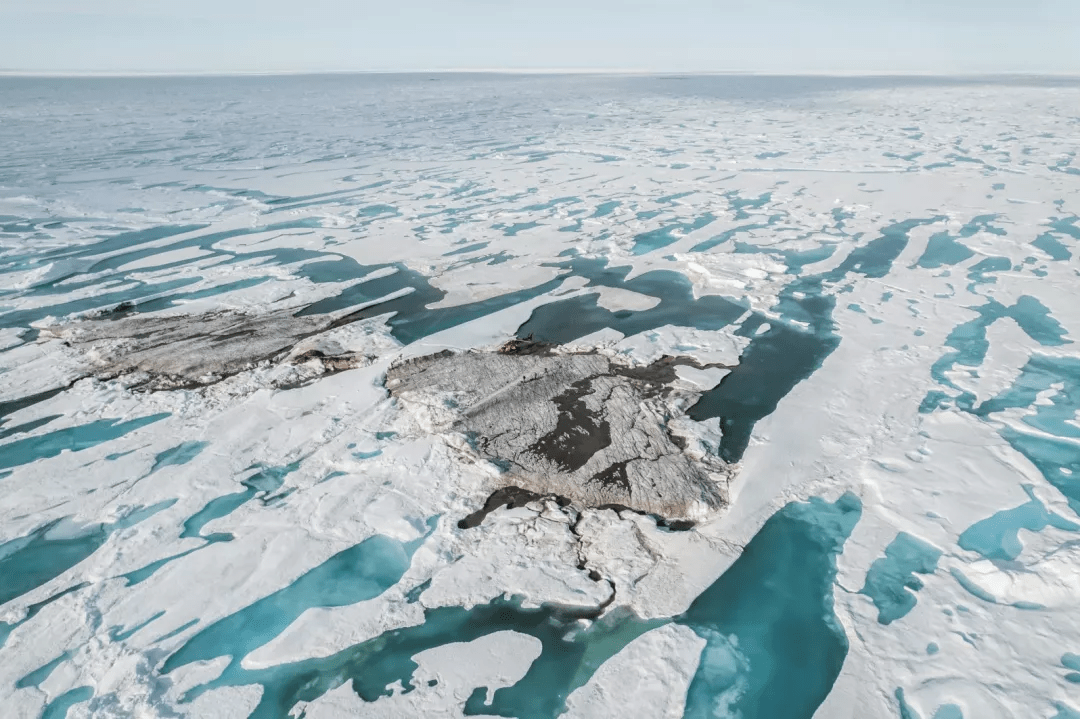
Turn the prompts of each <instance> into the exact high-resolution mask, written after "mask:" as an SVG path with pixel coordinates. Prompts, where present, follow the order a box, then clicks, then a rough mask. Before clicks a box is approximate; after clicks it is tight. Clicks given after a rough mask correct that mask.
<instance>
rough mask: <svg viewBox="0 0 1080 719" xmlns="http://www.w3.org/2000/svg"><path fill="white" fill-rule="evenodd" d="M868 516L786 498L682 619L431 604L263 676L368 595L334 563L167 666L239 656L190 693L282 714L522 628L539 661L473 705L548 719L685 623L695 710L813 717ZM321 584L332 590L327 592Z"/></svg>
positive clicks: (406, 676) (215, 628)
mask: <svg viewBox="0 0 1080 719" xmlns="http://www.w3.org/2000/svg"><path fill="white" fill-rule="evenodd" d="M860 514H861V505H860V503H859V501H858V499H856V498H855V497H854V496H852V495H845V496H844V497H842V498H841V499H839V500H838V501H837V502H835V503H828V502H824V501H822V500H819V499H813V500H811V501H810V502H808V503H793V504H789V505H787V506H786V507H784V508H783V509H782V510H780V511H779V512H777V514H776V515H774V516H773V517H772V518H770V519H769V520H768V521H767V522H766V523H765V525H764V526H763V527H762V528H761V530H760V531H759V532H758V534H757V535H756V536H755V537H754V539H753V540H751V542H750V543H749V544H748V545H747V546H746V548H745V550H744V552H743V554H742V555H741V556H740V557H739V559H738V560H737V561H736V562H735V563H734V564H733V565H732V566H731V567H730V568H729V569H728V571H727V572H725V573H724V574H723V575H722V576H721V577H720V579H718V580H717V581H716V582H715V583H714V584H713V585H712V586H710V587H709V588H708V589H707V590H706V591H705V592H703V593H702V594H701V595H700V596H699V597H698V598H697V599H696V600H695V601H694V602H693V604H692V605H691V606H690V608H689V609H688V610H687V611H686V612H685V613H684V614H682V615H680V616H677V617H673V618H672V619H670V620H654V621H642V620H640V619H637V618H636V617H634V616H633V615H630V614H626V613H613V614H611V615H609V616H606V617H604V618H602V619H600V620H598V621H595V622H592V623H591V624H589V625H588V626H587V628H582V627H581V626H580V625H579V624H578V620H579V619H581V618H583V617H587V616H589V613H590V610H580V609H578V610H574V609H569V608H565V607H557V606H544V607H540V608H536V609H525V608H523V607H522V606H521V605H520V604H519V603H517V602H515V601H511V600H504V599H499V600H496V601H493V602H491V603H490V604H486V605H481V606H477V607H474V608H473V609H469V610H467V609H464V608H461V607H441V608H437V609H428V610H426V611H425V613H424V617H425V618H424V622H423V623H422V624H420V625H417V626H412V627H405V628H402V629H396V630H392V631H389V632H387V633H385V634H383V635H381V636H379V637H376V638H374V639H371V640H369V641H366V642H363V643H361V644H357V645H355V646H352V647H349V648H348V649H345V650H343V651H341V652H338V653H337V654H335V655H332V656H330V657H325V658H320V659H309V660H304V661H300V662H295V663H291V664H283V665H278V666H274V667H270V668H266V669H259V670H245V669H243V668H241V667H240V666H239V660H240V658H242V656H243V654H244V653H246V652H247V651H250V650H251V649H253V648H254V647H256V646H259V645H261V644H262V643H265V641H268V640H269V638H270V637H272V636H274V635H276V634H277V633H279V632H280V631H281V630H283V629H284V627H285V626H286V625H287V624H288V623H289V622H290V621H291V620H292V619H293V618H295V616H298V615H299V611H302V609H303V608H307V607H309V606H323V605H324V604H323V603H324V602H335V601H340V602H348V601H356V600H357V596H358V595H357V593H356V592H357V589H356V588H355V587H353V586H352V585H351V582H350V580H349V579H348V577H347V573H346V576H342V574H341V571H342V567H339V566H336V565H335V564H334V562H328V563H327V564H325V565H323V566H322V567H320V568H317V569H316V570H312V572H309V573H308V574H307V575H305V576H304V577H302V578H301V579H300V580H297V582H295V583H294V584H293V585H291V586H290V587H287V588H286V589H283V590H281V592H278V593H276V594H275V595H271V597H268V598H266V599H264V600H260V602H257V603H256V604H254V605H252V606H251V607H249V608H247V609H245V610H241V612H238V613H237V614H234V615H232V616H231V617H229V618H227V619H225V620H221V622H218V623H216V624H215V625H211V627H210V628H207V629H204V630H203V631H202V632H200V633H199V634H196V635H195V636H194V637H193V638H192V639H191V640H189V641H188V642H187V643H186V644H185V645H184V646H183V647H181V649H180V650H178V651H177V652H176V653H175V654H173V655H172V656H171V657H169V659H168V660H166V662H165V665H164V667H163V671H166V672H167V671H170V670H172V669H174V668H176V667H178V666H182V665H183V664H186V663H189V662H193V661H198V660H199V659H207V658H212V657H214V656H221V655H225V654H227V655H230V656H231V657H232V661H231V663H230V664H229V667H228V669H226V671H225V672H224V673H223V674H222V675H221V676H220V677H218V678H217V679H215V680H213V681H211V682H210V683H208V684H206V685H204V686H202V687H198V688H196V689H195V690H193V691H192V692H191V694H190V695H189V696H188V699H191V698H193V697H194V696H197V695H199V694H201V693H202V692H204V691H207V690H209V689H212V688H215V687H219V686H230V685H246V684H259V685H261V686H262V688H263V692H262V698H261V700H260V703H259V705H258V707H257V708H256V709H255V711H254V712H253V713H252V715H251V716H252V717H256V718H258V719H269V718H271V717H272V718H275V719H279V718H283V717H285V716H287V715H288V712H289V710H290V709H291V708H292V707H293V706H294V705H295V704H296V703H297V702H299V701H311V700H314V699H316V698H317V697H319V696H321V695H322V694H324V693H325V692H327V691H329V690H330V689H333V688H335V687H337V686H340V685H341V684H344V683H347V682H349V681H352V683H353V687H354V689H355V691H356V692H357V694H358V695H359V696H360V697H361V698H362V699H364V700H365V701H369V702H371V701H375V700H377V699H378V698H379V697H382V696H387V695H389V693H390V689H389V687H390V686H391V685H392V684H394V683H395V682H398V681H400V682H401V683H402V685H403V686H405V687H406V689H409V688H410V687H412V676H413V672H414V671H415V670H416V668H417V667H416V664H415V663H414V662H413V661H412V659H411V658H412V657H413V656H414V655H416V654H417V653H419V652H422V651H424V650H426V649H430V648H433V647H437V646H442V645H444V644H447V643H451V642H467V641H471V640H473V639H477V638H479V637H482V636H486V635H488V634H491V633H493V632H497V631H503V630H513V631H517V632H521V633H524V634H528V635H530V636H534V637H536V638H537V639H539V640H540V642H541V644H542V648H543V649H542V653H541V655H540V657H539V658H538V659H537V660H536V661H535V662H534V663H533V664H532V665H531V666H530V667H529V670H528V672H527V673H526V674H525V676H524V677H523V678H522V679H521V681H519V682H518V683H517V684H515V685H513V686H510V687H503V688H500V689H498V690H497V691H495V692H494V695H493V697H492V703H491V704H485V703H484V701H483V699H484V695H485V692H484V691H482V688H481V687H478V688H477V690H476V691H475V692H474V693H473V695H472V696H471V697H470V698H469V701H468V702H467V703H466V709H465V712H466V714H488V715H495V716H506V717H511V716H513V717H519V718H520V719H544V718H547V717H555V716H558V714H559V713H561V712H562V711H563V709H564V705H565V701H566V697H567V696H568V695H569V694H570V693H571V692H572V691H573V690H574V689H576V688H578V687H580V686H582V685H584V684H585V683H586V682H587V681H588V680H589V678H590V677H591V676H592V675H593V673H594V672H595V671H596V669H597V668H598V667H599V666H600V665H601V664H603V662H605V661H607V660H608V659H609V658H610V657H612V656H614V655H615V654H616V653H617V652H618V651H619V650H620V649H622V648H623V647H625V646H626V645H627V644H629V643H630V642H631V641H633V640H634V639H635V638H637V637H639V636H641V635H642V634H643V633H644V632H646V631H648V630H650V629H653V628H656V627H658V626H662V625H664V624H666V623H668V622H674V623H678V624H683V625H685V626H688V627H690V628H691V629H692V630H693V631H694V632H695V633H697V634H698V635H699V636H701V637H702V638H704V639H705V640H706V642H707V648H706V650H705V651H704V652H703V655H702V661H701V663H700V665H699V668H698V670H697V673H696V674H695V677H694V679H693V682H692V683H691V686H690V689H689V692H688V695H687V705H686V716H688V717H699V716H700V717H704V716H712V711H713V706H714V702H715V700H716V698H717V696H718V695H721V694H724V693H725V692H729V691H730V690H731V689H732V688H734V689H736V691H735V692H732V693H730V694H729V696H731V698H732V706H733V707H735V708H736V709H737V710H738V711H740V712H742V714H741V716H743V717H745V719H765V718H766V717H770V718H771V717H778V716H783V717H787V718H788V719H810V717H811V716H812V715H813V713H814V711H815V710H816V708H817V706H818V705H819V704H820V703H821V701H822V700H824V698H825V696H826V695H827V694H828V692H829V690H830V689H831V687H832V684H833V682H834V681H835V680H836V677H837V675H838V674H839V672H840V668H841V666H842V665H843V661H844V657H845V655H846V653H847V646H848V645H847V639H846V637H845V636H844V633H843V630H842V629H841V627H840V626H839V624H838V622H837V621H836V618H835V616H834V614H833V610H832V586H833V582H834V579H835V575H836V555H837V554H838V553H839V552H840V551H841V550H842V548H843V544H844V541H845V540H846V538H847V537H848V535H849V534H850V533H851V530H852V529H853V528H854V526H855V523H856V522H857V521H858V519H859V516H860ZM385 541H389V540H385ZM361 546H363V545H361ZM386 546H389V545H386ZM384 549H385V547H383V548H382V549H378V550H377V551H376V550H372V549H370V548H366V549H364V550H363V552H359V550H358V553H357V555H356V556H355V557H352V559H351V560H350V562H349V566H352V567H354V568H356V570H357V571H361V572H364V571H372V570H368V569H364V568H363V566H362V565H363V564H364V563H365V562H366V561H382V560H383V559H385V558H384V557H381V556H361V554H363V555H366V554H367V553H368V552H369V551H374V552H375V554H378V555H381V554H382V552H383V550H384ZM339 556H341V555H339ZM402 571H404V569H402ZM394 581H396V579H394V577H393V576H383V577H381V579H379V580H376V581H375V582H373V583H372V584H370V585H365V586H370V587H371V589H370V590H365V591H366V593H365V594H363V595H362V596H368V594H370V593H371V592H375V591H378V590H379V588H380V587H382V588H383V589H385V588H387V587H388V586H390V585H391V584H392V583H393V582H394ZM323 582H329V585H330V586H329V587H328V588H324V587H323V586H322V583H323ZM421 591H422V590H421ZM736 694H737V696H736Z"/></svg>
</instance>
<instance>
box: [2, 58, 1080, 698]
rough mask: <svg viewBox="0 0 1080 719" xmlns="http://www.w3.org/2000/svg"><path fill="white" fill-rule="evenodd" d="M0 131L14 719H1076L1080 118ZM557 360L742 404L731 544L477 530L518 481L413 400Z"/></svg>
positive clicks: (780, 83) (413, 80)
mask: <svg viewBox="0 0 1080 719" xmlns="http://www.w3.org/2000/svg"><path fill="white" fill-rule="evenodd" d="M0 97H2V98H3V102H2V103H0V278H2V281H0V490H2V492H0V706H3V707H4V713H5V715H6V716H14V717H71V718H72V719H80V718H82V717H130V716H146V717H177V716H191V717H218V716H221V717H225V716H227V717H237V716H254V717H274V718H279V717H290V716H291V717H297V716H301V715H303V716H306V717H309V719H314V718H316V717H337V716H387V717H391V716H447V717H453V716H465V715H484V716H506V717H520V718H521V719H534V718H540V717H555V716H560V715H563V716H568V717H577V716H582V717H585V716H588V717H599V716H612V717H614V716H620V717H626V716H642V717H659V716H665V717H669V716H670V717H680V716H687V717H742V719H750V718H751V717H760V718H762V719H773V718H775V717H785V718H792V719H796V718H803V719H811V718H812V717H818V718H819V719H834V718H835V719H844V718H847V717H851V718H852V719H854V718H855V717H859V718H860V719H862V718H865V717H904V718H912V717H924V718H932V717H940V718H942V719H945V718H946V717H947V718H949V719H960V718H963V717H968V718H972V717H978V718H980V719H981V718H984V717H985V718H995V717H1001V718H1005V717H1024V718H1025V719H1027V718H1029V717H1047V718H1049V717H1059V718H1061V717H1071V716H1080V695H1077V693H1076V686H1077V684H1076V683H1077V681H1080V674H1078V668H1080V660H1077V658H1076V657H1077V653H1080V603H1078V602H1077V599H1078V598H1080V542H1078V541H1077V539H1078V536H1077V533H1078V531H1080V517H1078V516H1077V515H1078V509H1080V484H1077V483H1078V482H1080V354H1078V353H1077V350H1076V345H1075V336H1074V335H1073V333H1074V332H1076V331H1078V328H1080V303H1077V302H1076V296H1077V293H1078V291H1080V264H1078V260H1077V251H1078V247H1077V246H1078V244H1080V159H1077V143H1076V137H1077V136H1078V132H1080V83H1078V82H1074V81H1071V80H1065V79H1055V80H1040V79H1008V80H996V79H985V80H978V79H965V80H955V79H949V78H914V79H911V78H888V79H883V78H852V79H837V78H781V77H737V76H732V77H674V76H672V77H592V76H572V77H559V76H500V75H475V76H470V75H431V76H426V75H410V76H393V75H386V76H380V75H372V76H325V77H318V76H312V77H280V78H273V77H263V78H257V77H252V78H198V79H195V78H154V79H149V78H148V79H119V78H117V79H78V80H75V79H21V78H4V79H0ZM226 310H227V311H228V313H223V311H226ZM208 313H210V314H208ZM229 313H235V314H229ZM244 317H248V318H251V322H250V323H248V324H244V323H243V322H242V321H241V320H240V319H235V318H244ZM279 317H282V318H288V321H287V323H283V324H281V325H280V326H281V327H282V328H286V327H287V330H288V331H287V333H284V334H282V333H278V334H275V332H274V327H276V326H277V325H273V324H267V323H271V322H277V321H278V320H277V319H275V318H279ZM88 318H90V319H97V320H99V321H104V322H114V321H115V320H116V319H120V318H125V319H130V318H156V319H160V320H161V323H159V325H157V326H161V327H165V326H168V327H172V328H173V331H170V333H167V334H160V335H159V334H156V333H154V332H150V333H148V334H147V335H146V336H143V337H139V338H135V339H137V341H138V342H139V343H141V344H139V349H140V352H144V351H145V352H150V353H152V352H153V349H154V346H155V342H158V343H175V344H165V345H163V346H164V347H165V348H166V352H165V360H169V359H171V357H170V353H171V355H172V356H175V358H176V360H177V361H178V362H182V361H185V360H186V358H188V357H199V358H201V357H204V356H210V355H211V354H212V353H213V352H214V351H221V348H222V347H224V346H226V345H228V346H230V347H233V346H234V345H235V344H236V342H238V341H241V344H243V342H242V341H246V340H244V338H246V337H248V336H249V335H251V336H253V333H261V334H259V337H260V342H263V344H264V345H265V346H266V347H268V348H269V349H267V350H266V352H264V353H263V355H260V356H258V357H255V358H253V361H251V362H250V363H248V364H244V363H243V362H240V363H239V364H237V363H235V362H234V363H232V364H227V371H226V370H222V371H220V372H219V373H218V374H214V372H209V371H208V372H209V373H208V374H206V375H205V376H197V377H196V376H186V377H183V378H180V377H173V378H166V379H167V380H168V381H164V380H162V381H154V382H151V381H148V376H147V371H148V370H146V368H145V367H142V368H135V370H134V371H128V370H129V369H131V368H130V367H128V368H127V369H124V370H123V371H119V370H116V371H109V368H110V367H113V368H115V367H116V366H118V365H116V364H115V359H116V357H117V356H123V354H124V351H125V348H127V349H131V347H134V346H135V345H133V344H124V340H118V339H115V338H114V339H108V338H107V337H106V339H105V340H101V341H100V342H98V344H93V345H91V344H80V343H79V342H78V341H75V340H74V339H73V337H74V335H71V334H65V331H63V330H61V329H58V327H60V326H67V325H69V324H70V323H71V322H73V321H77V320H82V319H88ZM170 318H171V319H170ZM234 319H235V321H236V322H237V323H239V324H237V325H236V326H235V327H233V329H234V330H235V331H234V332H230V327H232V325H231V324H230V323H232V322H234ZM260 322H261V323H262V324H260ZM170 323H171V324H170ZM307 323H310V324H307ZM136 324H137V323H133V324H132V326H135V325H136ZM116 326H120V325H119V324H118V325H116ZM147 326H151V325H147ZM200 327H203V328H210V327H213V331H212V334H210V335H200V333H199V329H200ZM176 328H180V329H178V330H177V329H176ZM252 328H255V329H252ZM268 328H269V329H268ZM309 329H310V331H309ZM282 332H284V330H282ZM245 333H246V334H245ZM106 334H107V333H106ZM530 336H531V337H532V338H533V339H536V340H540V341H546V342H555V343H561V344H566V345H570V346H573V347H579V348H582V349H586V348H588V349H596V350H598V351H601V352H604V353H607V354H609V355H611V356H619V357H621V361H626V362H631V363H650V362H653V361H654V360H656V359H658V358H659V357H660V356H662V355H663V354H672V355H688V356H692V357H694V358H696V359H698V360H699V361H700V362H701V363H702V364H703V365H706V364H711V363H716V364H719V365H730V366H732V367H733V368H732V369H731V370H730V371H726V370H725V371H722V372H713V373H710V372H706V371H697V370H695V371H690V370H689V369H688V368H680V374H679V377H680V380H679V381H680V382H683V383H685V386H686V387H692V388H695V389H696V391H697V392H699V393H700V398H699V399H698V400H697V401H696V403H694V404H693V405H691V406H688V407H686V412H687V416H686V417H681V418H672V419H671V420H670V421H673V422H675V421H677V422H681V423H683V424H682V425H681V426H682V430H681V431H683V432H684V433H686V434H687V436H694V437H698V438H700V442H701V448H702V451H708V452H712V453H714V454H716V455H717V456H719V457H720V458H721V459H723V460H724V461H726V462H730V463H733V464H737V465H738V473H737V475H736V478H735V480H734V482H733V483H732V485H731V486H730V487H729V493H730V497H731V503H730V506H729V507H728V508H727V509H725V510H723V511H722V512H719V513H716V514H714V515H712V516H709V517H707V518H706V521H704V522H701V523H698V524H697V525H696V526H694V527H693V528H692V529H689V530H684V531H672V528H670V527H667V526H664V525H663V523H661V524H659V525H658V523H657V521H656V518H653V517H648V516H642V515H638V514H635V513H633V512H629V511H617V508H616V509H610V508H609V509H599V510H593V509H587V510H578V509H575V508H573V507H562V506H560V505H559V504H558V503H556V502H554V501H538V502H531V503H527V504H525V505H524V506H517V507H514V506H511V507H504V508H502V509H497V510H495V511H493V512H491V513H489V514H488V515H487V516H486V517H485V518H484V520H483V522H482V523H480V524H479V526H476V527H472V528H468V529H462V528H460V527H459V525H458V521H459V520H460V519H462V518H463V517H465V516H467V515H470V514H472V513H474V512H475V511H476V510H477V509H478V508H480V507H482V506H483V505H484V503H485V501H486V499H487V498H488V496H489V495H490V494H491V493H492V491H493V490H494V489H496V488H498V487H499V486H500V484H501V482H503V476H502V469H501V468H500V467H498V466H496V465H494V464H491V463H489V462H487V461H484V460H483V459H482V458H480V457H478V455H476V453H475V452H474V451H472V450H471V449H470V446H469V438H467V437H463V436H457V435H453V434H452V433H449V434H448V433H446V432H443V431H436V430H437V429H438V426H437V425H438V422H437V421H436V420H437V411H436V410H437V408H433V409H432V410H431V411H430V412H426V413H425V412H417V411H413V410H410V409H409V408H408V407H404V406H401V405H399V404H398V403H397V402H395V401H394V400H392V399H391V398H390V397H389V396H388V394H387V392H386V390H385V388H384V387H383V379H384V377H385V373H386V370H387V368H388V366H389V365H390V363H391V362H394V361H396V360H399V359H401V358H407V357H413V356H417V355H422V354H427V353H431V352H436V351H440V350H443V349H453V350H460V349H470V348H492V347H495V346H497V345H500V344H501V343H503V342H505V341H507V340H509V339H512V338H515V337H518V338H522V339H524V338H527V337H530ZM238 337H239V338H240V340H238V339H237V338H238ZM130 341H131V342H133V341H135V340H130ZM110 342H111V344H109V343H110ZM229 343H233V345H229ZM249 344H250V343H249ZM215 348H216V349H215ZM155 361H157V362H159V365H155V366H161V365H160V362H161V361H162V360H160V358H159V359H157V360H155ZM110 363H112V364H110ZM166 364H168V362H166ZM185 366H190V367H196V366H202V365H200V364H199V363H198V362H187V364H186V365H185ZM207 366H217V365H212V363H210V364H208V365H207ZM222 366H223V367H224V366H226V365H222ZM683 369H687V370H688V371H686V372H681V370H683ZM193 371H194V370H193ZM200 371H201V370H200ZM118 372H119V373H118ZM151 379H152V378H151ZM680 529H681V527H680Z"/></svg>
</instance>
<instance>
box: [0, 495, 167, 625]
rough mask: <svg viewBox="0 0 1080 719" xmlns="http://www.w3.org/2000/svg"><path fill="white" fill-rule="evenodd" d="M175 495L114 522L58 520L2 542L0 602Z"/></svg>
mask: <svg viewBox="0 0 1080 719" xmlns="http://www.w3.org/2000/svg"><path fill="white" fill-rule="evenodd" d="M175 503H176V500H175V499H170V500H167V501H164V502H159V503H158V504H155V505H153V506H150V507H145V508H141V509H136V510H134V511H131V512H129V513H128V514H127V515H126V516H125V517H124V518H123V519H120V520H117V521H116V522H114V523H112V524H97V525H92V526H90V527H86V528H82V529H78V530H76V529H74V528H69V527H68V526H67V525H66V523H65V521H64V520H55V521H52V522H49V523H48V524H46V525H44V526H42V527H39V528H38V529H36V530H34V531H33V532H31V533H30V534H28V535H26V536H23V537H19V538H18V539H13V540H11V541H9V542H6V543H4V544H2V545H0V577H3V582H0V605H2V604H5V603H7V602H10V601H11V600H12V599H15V598H17V597H21V596H22V595H24V594H26V593H27V592H29V591H31V590H33V589H37V588H38V587H40V586H42V585H43V584H45V583H47V582H50V581H52V580H53V579H55V578H56V577H58V576H60V575H61V574H63V573H64V572H66V571H67V570H69V569H71V568H72V567H74V566H75V565H76V564H78V563H79V562H81V561H83V560H84V559H86V558H87V557H89V556H90V555H91V554H93V553H94V552H96V551H97V550H98V549H99V548H100V547H101V545H103V544H104V543H105V541H106V540H107V539H108V538H109V536H110V535H111V534H112V533H113V532H116V531H118V530H121V529H126V528H127V527H131V526H134V525H135V524H138V523H139V522H141V521H143V520H145V519H147V518H148V517H151V516H153V515H154V514H156V513H158V512H160V511H162V510H164V509H167V508H169V507H171V506H172V505H173V504H175Z"/></svg>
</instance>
